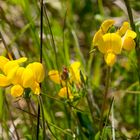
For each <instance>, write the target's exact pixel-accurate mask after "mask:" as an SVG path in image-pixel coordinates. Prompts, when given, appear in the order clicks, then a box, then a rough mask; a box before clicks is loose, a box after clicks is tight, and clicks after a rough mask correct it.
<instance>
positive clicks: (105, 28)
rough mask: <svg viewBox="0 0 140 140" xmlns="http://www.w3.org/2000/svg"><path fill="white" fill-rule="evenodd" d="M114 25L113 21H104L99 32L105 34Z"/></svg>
mask: <svg viewBox="0 0 140 140" xmlns="http://www.w3.org/2000/svg"><path fill="white" fill-rule="evenodd" d="M114 23H115V21H114V20H112V19H108V20H105V21H104V22H103V23H102V25H101V30H102V32H103V34H105V33H106V32H107V31H108V29H109V28H110V27H111V26H112V25H113V24H114Z"/></svg>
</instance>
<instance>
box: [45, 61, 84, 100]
mask: <svg viewBox="0 0 140 140" xmlns="http://www.w3.org/2000/svg"><path fill="white" fill-rule="evenodd" d="M80 65H81V64H80V62H79V61H75V62H73V63H72V64H71V65H70V67H69V68H63V71H62V72H60V73H59V71H58V70H51V71H49V73H48V75H49V77H50V79H51V80H52V81H53V82H55V83H56V84H60V85H61V86H62V88H61V89H60V91H59V93H58V95H59V96H60V97H62V98H67V99H70V100H72V99H73V98H74V94H73V92H72V88H71V87H72V85H73V84H74V85H76V88H77V89H78V88H80V86H81V85H82V81H81V75H80ZM84 78H85V76H84Z"/></svg>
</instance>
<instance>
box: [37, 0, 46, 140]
mask: <svg viewBox="0 0 140 140" xmlns="http://www.w3.org/2000/svg"><path fill="white" fill-rule="evenodd" d="M40 7H41V11H40V63H42V48H43V0H41V1H40ZM40 88H41V84H40ZM39 96H40V95H39ZM42 114H43V113H42ZM39 124H40V102H38V115H37V130H36V131H37V132H36V139H37V140H39ZM43 124H45V123H44V122H43ZM44 129H45V128H44V127H43V139H45V137H44V131H45V130H44Z"/></svg>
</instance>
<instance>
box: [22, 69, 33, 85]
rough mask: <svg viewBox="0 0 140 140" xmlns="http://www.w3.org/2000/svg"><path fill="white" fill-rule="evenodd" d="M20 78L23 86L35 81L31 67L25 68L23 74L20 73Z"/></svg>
mask: <svg viewBox="0 0 140 140" xmlns="http://www.w3.org/2000/svg"><path fill="white" fill-rule="evenodd" d="M22 80H23V87H25V88H28V87H31V86H32V85H33V83H34V82H35V79H34V74H33V72H32V70H31V69H29V68H25V70H24V72H23V75H22Z"/></svg>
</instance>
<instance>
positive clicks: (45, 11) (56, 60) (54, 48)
mask: <svg viewBox="0 0 140 140" xmlns="http://www.w3.org/2000/svg"><path fill="white" fill-rule="evenodd" d="M44 14H45V17H46V19H47V23H48V26H49V30H50V34H51V38H52V44H53V45H52V46H53V50H54V55H55V63H56V67H57V69H58V68H59V66H58V59H57V52H56V45H55V42H54V36H53V32H52V29H51V25H50V21H49V18H48V14H47V7H46V5H44Z"/></svg>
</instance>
